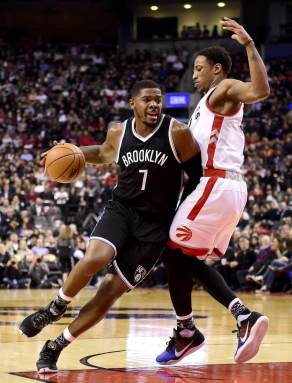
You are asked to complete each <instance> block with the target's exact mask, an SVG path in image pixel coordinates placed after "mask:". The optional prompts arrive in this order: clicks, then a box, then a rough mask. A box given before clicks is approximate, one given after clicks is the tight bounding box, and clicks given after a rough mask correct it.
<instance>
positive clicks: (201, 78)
mask: <svg viewBox="0 0 292 383" xmlns="http://www.w3.org/2000/svg"><path fill="white" fill-rule="evenodd" d="M213 69H214V65H211V64H210V63H209V61H208V60H207V58H206V57H205V56H198V57H197V58H196V60H195V62H194V70H193V82H194V87H195V88H197V89H198V90H199V91H200V92H207V91H208V90H209V89H210V86H211V84H212V82H213V81H214V80H215V76H214V70H213Z"/></svg>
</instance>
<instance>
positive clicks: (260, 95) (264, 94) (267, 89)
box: [257, 84, 270, 101]
mask: <svg viewBox="0 0 292 383" xmlns="http://www.w3.org/2000/svg"><path fill="white" fill-rule="evenodd" d="M269 95H270V86H269V84H267V85H266V86H265V87H264V88H263V89H261V90H259V91H258V93H257V99H258V101H260V100H265V99H266V98H268V97H269Z"/></svg>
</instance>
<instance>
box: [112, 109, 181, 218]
mask: <svg viewBox="0 0 292 383" xmlns="http://www.w3.org/2000/svg"><path fill="white" fill-rule="evenodd" d="M172 121H173V120H172V119H171V117H169V116H166V115H162V117H161V121H160V123H159V124H158V126H157V127H156V128H155V129H154V130H153V132H152V133H150V134H149V135H148V136H146V137H142V136H140V135H139V134H138V133H137V132H136V130H135V118H130V119H128V120H126V121H125V122H124V130H123V133H122V138H121V143H120V149H119V153H118V158H117V163H118V165H119V167H120V173H119V182H118V185H117V187H116V188H115V189H114V191H113V199H114V200H118V201H121V202H122V203H125V204H126V205H127V206H129V207H131V208H133V209H135V210H136V211H138V212H141V213H143V215H145V216H148V217H151V218H156V219H159V220H163V221H164V220H170V219H172V217H173V215H174V211H175V208H176V205H177V201H178V197H179V193H180V189H181V185H182V167H181V164H180V161H179V158H178V157H177V154H176V151H175V147H174V144H173V142H172V136H171V126H172Z"/></svg>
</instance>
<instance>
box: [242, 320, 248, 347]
mask: <svg viewBox="0 0 292 383" xmlns="http://www.w3.org/2000/svg"><path fill="white" fill-rule="evenodd" d="M248 330H249V322H248V324H247V327H246V331H245V334H244V337H243V338H240V340H241V341H242V342H243V343H244V342H245V341H246V339H247V337H248Z"/></svg>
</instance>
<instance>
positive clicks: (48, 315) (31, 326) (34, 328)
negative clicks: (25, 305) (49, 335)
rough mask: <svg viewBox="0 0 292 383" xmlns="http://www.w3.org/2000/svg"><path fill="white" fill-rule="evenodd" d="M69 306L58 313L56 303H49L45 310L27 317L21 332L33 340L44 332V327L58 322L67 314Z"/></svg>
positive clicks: (21, 326) (20, 328)
mask: <svg viewBox="0 0 292 383" xmlns="http://www.w3.org/2000/svg"><path fill="white" fill-rule="evenodd" d="M66 309H67V306H64V308H62V310H61V311H57V310H56V307H55V305H54V301H52V302H51V303H49V305H48V306H47V307H45V308H44V309H40V310H38V311H37V312H35V313H33V314H31V315H29V316H28V317H26V318H25V319H24V320H23V321H22V322H21V324H20V326H19V331H20V332H21V333H22V334H24V335H26V336H27V337H29V338H31V337H33V336H36V335H37V334H38V333H40V332H41V331H42V329H43V328H44V327H46V326H47V325H48V324H50V323H52V322H57V321H58V320H59V319H60V318H61V317H62V316H63V315H64V313H65V311H66Z"/></svg>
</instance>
